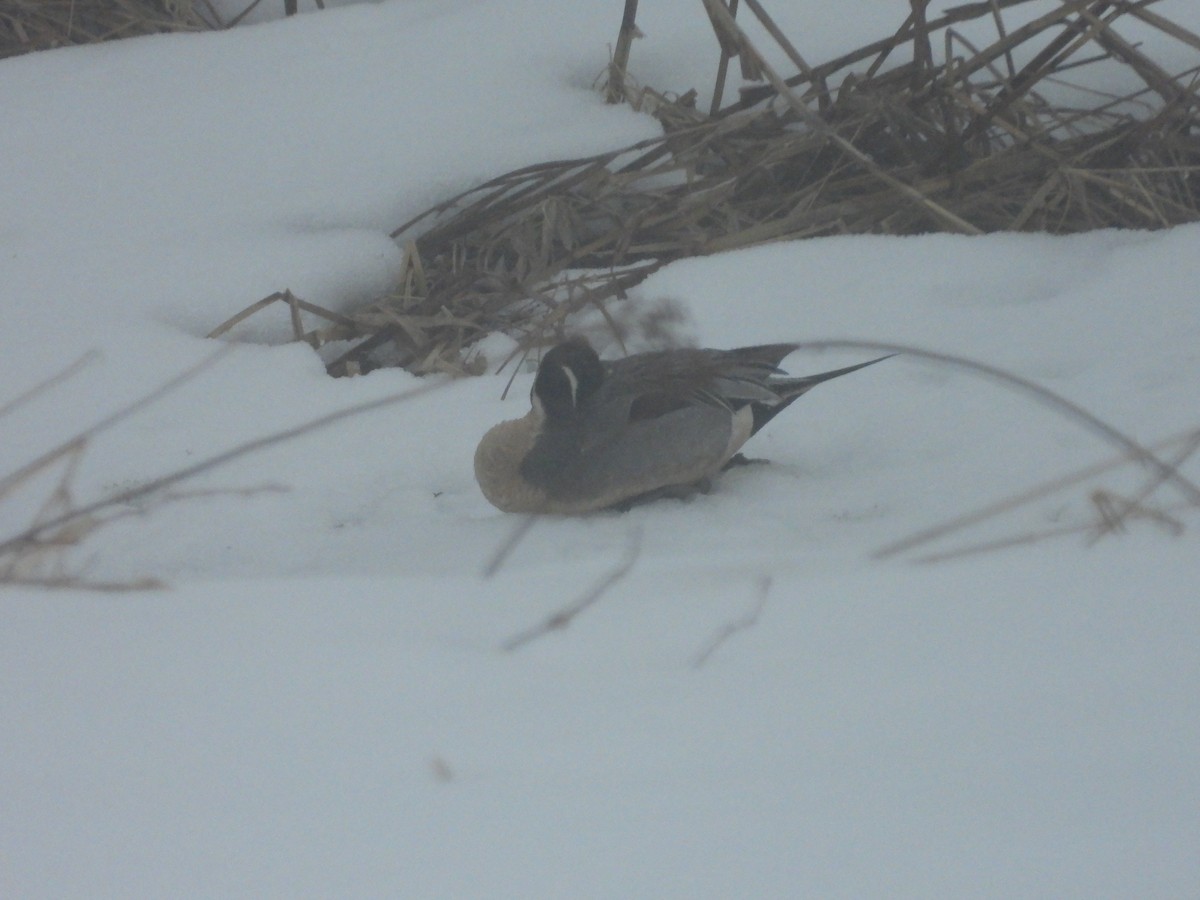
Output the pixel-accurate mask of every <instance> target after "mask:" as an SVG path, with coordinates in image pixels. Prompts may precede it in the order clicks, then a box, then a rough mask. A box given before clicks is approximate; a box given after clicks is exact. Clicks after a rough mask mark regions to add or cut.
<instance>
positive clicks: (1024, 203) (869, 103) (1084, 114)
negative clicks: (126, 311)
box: [214, 0, 1200, 374]
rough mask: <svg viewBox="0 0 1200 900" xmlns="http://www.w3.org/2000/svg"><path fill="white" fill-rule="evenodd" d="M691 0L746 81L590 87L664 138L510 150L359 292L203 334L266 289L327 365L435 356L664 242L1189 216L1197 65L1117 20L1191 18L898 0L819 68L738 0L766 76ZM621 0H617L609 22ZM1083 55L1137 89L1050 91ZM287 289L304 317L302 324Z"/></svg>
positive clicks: (706, 244) (676, 249)
mask: <svg viewBox="0 0 1200 900" xmlns="http://www.w3.org/2000/svg"><path fill="white" fill-rule="evenodd" d="M702 2H703V4H704V7H705V9H706V11H707V12H708V14H709V17H710V19H711V20H712V22H713V25H714V28H715V31H716V34H717V37H718V40H719V43H720V46H721V52H722V66H721V73H722V74H721V76H720V79H719V80H723V77H724V68H725V64H726V63H727V62H728V60H729V59H730V58H732V57H734V56H736V57H739V58H740V62H741V65H742V70H743V73H744V74H747V75H749V76H751V77H758V78H761V79H762V80H763V81H764V82H765V84H763V85H762V86H755V87H752V88H750V89H747V90H743V92H742V96H741V98H740V99H739V100H738V101H737V102H736V103H734V104H732V105H730V106H727V107H725V108H723V109H716V110H712V111H709V112H707V113H705V112H701V111H699V110H697V109H696V108H695V105H694V94H690V95H689V96H686V97H684V98H680V99H677V100H673V101H671V100H668V99H667V98H664V97H662V96H661V95H658V94H656V93H654V92H653V91H650V90H647V89H637V88H634V87H631V86H630V84H631V83H630V81H629V80H628V79H627V76H626V75H625V73H624V72H623V71H617V72H614V73H612V75H611V76H610V79H611V80H610V92H611V93H614V94H616V95H618V96H624V97H625V98H627V99H629V100H630V101H631V102H635V103H636V104H637V105H639V106H641V107H642V108H644V109H646V110H647V111H649V112H652V113H653V114H654V115H656V116H657V117H658V119H659V120H660V121H661V123H662V125H663V131H664V134H663V136H662V137H661V138H658V139H654V140H650V141H645V142H642V143H640V144H637V145H634V146H631V147H625V148H622V149H619V150H615V151H612V152H610V153H605V154H601V155H598V156H594V157H590V158H586V159H573V160H562V161H556V162H548V163H543V164H539V165H535V166H530V167H528V168H524V169H520V170H517V171H514V172H509V173H507V174H504V175H501V176H499V177H497V178H494V179H492V180H490V181H488V182H487V183H485V184H483V185H481V186H479V187H477V188H474V189H472V190H470V191H467V192H465V193H463V194H461V195H459V196H457V197H453V198H451V199H449V200H446V201H445V202H444V203H441V204H439V205H437V206H436V207H434V208H432V209H430V210H427V211H426V212H425V213H423V214H421V215H420V216H417V217H416V218H414V219H412V220H411V221H409V222H406V223H404V224H403V225H401V226H400V227H399V228H397V229H396V230H395V231H394V232H393V237H394V238H396V239H397V240H398V241H401V242H402V243H403V244H404V246H405V248H406V249H405V252H406V257H405V267H404V276H403V279H402V281H401V283H400V284H398V285H397V287H396V288H395V290H394V291H393V292H392V293H391V294H389V295H388V296H386V297H383V298H381V299H379V300H377V301H376V302H373V303H370V304H369V305H366V306H365V307H363V308H361V309H358V310H356V311H353V312H351V313H349V314H346V315H335V314H333V313H330V312H328V311H325V310H322V309H321V308H319V307H316V306H314V305H312V304H307V303H304V302H303V301H300V300H298V299H297V298H295V297H294V296H292V295H291V294H288V293H284V294H279V295H274V296H273V297H271V298H267V299H266V300H264V301H260V303H259V304H256V306H255V307H252V308H251V309H249V310H246V311H244V312H243V313H241V314H239V315H238V316H235V317H234V318H233V319H231V320H230V321H228V322H226V323H225V324H224V325H222V326H221V327H220V328H218V329H217V330H216V331H215V332H214V335H215V334H220V333H224V332H225V331H227V330H228V329H229V328H231V327H232V326H233V325H234V324H236V322H238V321H241V320H242V319H243V318H245V317H246V316H247V315H249V314H251V313H252V312H254V311H255V310H256V309H258V308H261V307H262V306H264V305H270V304H271V303H272V302H273V301H275V300H280V301H284V302H285V303H286V304H287V305H288V306H289V307H290V311H291V316H292V324H293V328H294V330H295V337H296V338H297V339H302V340H307V341H309V342H310V343H312V344H313V345H314V346H320V345H323V344H326V343H328V342H330V341H349V342H350V346H349V349H348V350H346V351H345V352H343V353H341V355H339V356H337V357H336V358H333V359H332V361H331V362H330V364H329V370H330V372H331V373H333V374H345V373H348V372H356V371H362V370H364V369H366V368H371V367H374V366H378V365H403V366H406V367H409V368H410V369H413V370H414V371H429V370H431V369H437V368H455V367H458V366H461V365H462V364H463V362H462V361H463V358H464V356H465V355H466V354H465V351H466V349H467V348H468V347H469V346H470V345H471V344H473V343H474V342H475V341H476V340H478V339H479V338H481V337H483V336H485V335H487V334H489V333H491V332H493V331H497V330H500V331H504V332H507V333H509V334H512V335H514V336H515V337H517V338H518V339H519V340H520V342H521V344H522V346H523V347H529V346H533V345H535V344H538V343H541V342H544V341H545V340H546V339H548V338H549V337H551V336H552V335H553V334H554V333H555V332H557V331H560V330H561V329H562V326H563V324H564V322H565V321H566V320H567V319H568V318H569V317H570V316H571V315H572V314H574V313H576V312H577V311H580V310H582V309H585V308H594V309H596V310H599V311H600V313H601V314H603V315H604V316H606V317H608V318H610V320H612V321H611V324H612V325H613V329H614V332H616V333H617V336H618V338H619V337H620V328H619V323H617V322H616V321H615V319H616V318H617V316H616V315H615V313H614V312H613V309H612V308H610V306H608V305H606V304H607V301H609V300H611V299H612V298H620V297H623V295H624V292H625V291H626V290H627V289H628V288H630V287H631V286H633V285H635V284H637V283H638V282H640V281H641V280H642V279H644V278H645V277H647V275H649V274H650V273H651V272H653V271H654V270H656V269H657V268H659V267H661V266H663V265H665V264H666V263H668V262H670V261H671V260H674V259H679V258H681V257H687V256H695V255H700V254H708V253H715V252H718V251H722V250H729V249H733V248H736V247H745V246H748V245H752V244H761V243H765V242H770V241H780V240H792V239H796V238H804V237H813V236H817V235H829V234H848V233H888V234H913V233H920V232H930V231H951V232H958V233H964V234H979V233H983V232H993V231H1005V230H1011V231H1047V232H1054V233H1066V232H1075V231H1084V230H1088V229H1095V228H1103V227H1113V226H1119V227H1133V228H1159V227H1166V226H1170V225H1173V224H1177V223H1182V222H1189V221H1194V220H1196V219H1198V218H1200V133H1198V132H1200V129H1198V127H1197V125H1198V114H1197V113H1198V110H1200V93H1198V89H1197V83H1198V82H1197V72H1198V71H1200V67H1195V68H1191V69H1189V70H1187V71H1184V72H1171V71H1168V70H1166V69H1165V68H1164V67H1163V66H1162V65H1160V64H1159V63H1158V62H1156V61H1155V60H1152V59H1150V58H1148V57H1146V56H1145V55H1143V53H1142V52H1141V51H1140V50H1139V49H1138V47H1137V46H1135V44H1134V43H1132V42H1131V41H1130V40H1128V39H1126V38H1125V37H1123V36H1122V35H1121V34H1120V32H1119V31H1118V28H1117V26H1118V25H1121V24H1123V21H1122V20H1130V21H1136V22H1137V23H1138V24H1139V25H1143V26H1149V27H1151V28H1154V29H1157V30H1158V31H1161V32H1163V33H1165V34H1166V35H1168V36H1170V37H1171V38H1173V39H1174V40H1176V41H1179V42H1182V43H1183V44H1184V45H1186V46H1188V47H1191V48H1195V49H1198V50H1200V37H1197V36H1196V35H1195V34H1193V33H1191V32H1190V31H1187V30H1185V29H1183V28H1182V27H1180V26H1178V25H1176V24H1174V23H1172V22H1170V21H1168V20H1166V19H1164V18H1162V17H1160V16H1158V15H1156V14H1155V13H1153V12H1151V11H1150V10H1149V9H1148V7H1149V6H1151V5H1152V4H1153V0H1140V2H1124V0H1122V2H1108V0H1063V2H1061V3H1059V4H1055V5H1054V6H1053V7H1052V8H1051V9H1050V10H1049V11H1048V12H1045V13H1044V14H1043V15H1040V16H1037V17H1036V18H1033V19H1032V20H1031V21H1028V22H1027V23H1026V24H1023V25H1021V26H1020V27H1017V28H1013V29H1011V30H1010V29H1009V28H1008V27H1007V26H1006V25H1005V23H1004V20H1003V10H1005V9H1007V8H1011V7H1015V6H1020V5H1023V4H1025V3H1026V2H1030V0H985V2H979V3H973V4H969V5H967V6H962V7H958V8H957V9H955V10H953V11H952V12H950V13H948V14H947V15H945V16H943V17H942V18H940V19H937V20H934V21H926V19H925V16H924V9H925V6H926V5H927V0H912V11H911V13H910V15H909V17H908V19H907V20H906V21H905V22H904V24H903V25H902V26H901V27H900V29H899V30H898V31H896V32H895V33H894V34H892V35H891V36H889V37H887V38H884V39H882V40H879V41H875V42H873V43H871V44H869V45H867V46H865V47H862V48H861V49H859V50H857V51H855V52H854V53H850V54H847V55H845V56H842V57H840V58H838V59H835V60H832V61H830V62H828V63H825V64H823V65H819V66H810V65H809V64H808V63H807V62H806V61H805V60H804V59H803V58H802V57H801V56H800V54H799V53H798V52H797V51H796V49H795V48H794V46H793V45H792V44H791V42H789V41H788V40H787V38H786V37H785V36H784V35H783V34H782V33H781V32H780V31H779V29H778V28H777V27H776V26H775V24H774V22H773V21H772V20H771V19H770V17H769V16H768V15H767V13H766V11H765V10H764V9H763V8H762V5H761V3H760V2H758V0H742V2H743V4H744V5H745V6H747V7H748V8H749V9H750V10H751V12H753V13H754V15H755V16H756V18H757V19H758V20H759V22H760V24H761V26H762V27H763V28H764V29H765V31H766V32H767V33H768V34H771V35H772V37H773V39H774V40H775V41H776V42H777V43H778V44H779V46H780V47H781V48H782V49H783V51H784V52H785V53H786V54H787V56H788V58H789V59H790V60H791V61H792V63H793V65H794V66H795V69H796V70H797V72H798V74H795V75H792V76H791V77H789V78H786V79H785V78H784V77H783V76H781V75H780V74H779V73H778V72H777V71H776V70H775V69H774V68H772V66H771V65H770V64H769V63H768V62H767V60H766V59H765V58H764V57H763V55H762V54H761V53H760V52H759V50H758V48H757V47H756V46H755V45H754V43H753V42H752V41H751V40H750V38H749V37H748V36H747V35H746V33H745V32H744V31H743V30H742V28H741V27H740V25H739V24H738V22H737V21H736V19H735V18H734V16H733V14H732V13H731V11H730V7H729V6H726V5H725V3H723V2H722V0H702ZM635 6H636V4H635V3H634V2H633V0H627V9H626V23H627V24H630V23H632V16H631V15H630V14H629V12H630V7H635ZM733 8H735V9H736V2H735V3H734V4H733ZM972 19H990V20H992V21H993V22H994V27H995V39H994V40H993V41H992V42H991V43H990V44H988V45H987V46H983V47H975V46H972V45H970V44H969V43H968V42H967V41H966V40H965V39H964V38H963V37H961V36H960V35H959V33H958V32H957V31H956V30H955V26H957V25H959V24H960V23H963V22H965V21H968V20H972ZM934 46H938V47H944V48H946V51H947V52H946V54H945V56H946V61H945V62H935V60H934V54H933V50H932V48H933V47H934ZM1017 60H1022V62H1017ZM1102 64H1104V65H1109V66H1118V67H1121V68H1122V69H1124V70H1125V71H1126V72H1132V73H1133V74H1134V75H1135V76H1136V78H1137V80H1138V82H1139V87H1138V88H1137V89H1136V90H1133V91H1130V92H1129V93H1127V94H1126V95H1124V96H1102V95H1099V94H1097V93H1096V92H1094V91H1093V92H1090V93H1087V94H1085V96H1087V97H1088V98H1089V102H1088V103H1087V104H1085V105H1082V106H1081V105H1079V104H1077V103H1075V104H1069V103H1065V102H1063V101H1061V100H1059V101H1054V100H1052V99H1051V98H1054V97H1061V96H1062V95H1063V93H1064V89H1063V87H1062V83H1063V82H1064V80H1066V79H1068V78H1075V79H1077V78H1078V76H1079V73H1078V71H1077V70H1079V69H1081V68H1083V67H1085V66H1086V67H1096V66H1099V65H1102ZM888 66H890V68H888ZM720 94H721V91H720V90H718V91H717V92H716V95H717V96H720ZM305 311H307V312H308V313H316V314H317V315H318V317H319V318H320V319H321V322H320V324H319V325H318V327H316V328H315V329H308V328H306V327H305V325H304V315H303V314H304V313H305Z"/></svg>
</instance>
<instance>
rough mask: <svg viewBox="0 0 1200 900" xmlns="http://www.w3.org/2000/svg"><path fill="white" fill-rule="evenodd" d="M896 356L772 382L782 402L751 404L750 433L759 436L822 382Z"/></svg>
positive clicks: (771, 385)
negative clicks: (752, 423) (761, 429)
mask: <svg viewBox="0 0 1200 900" xmlns="http://www.w3.org/2000/svg"><path fill="white" fill-rule="evenodd" d="M895 355H896V354H895V353H889V354H888V355H887V356H880V357H879V358H878V359H871V360H868V361H867V362H864V363H858V364H857V365H854V366H846V367H845V368H844V369H833V370H831V371H829V372H820V373H818V374H816V375H805V376H804V377H802V378H780V379H777V380H775V381H772V382H771V383H770V387H771V390H773V391H774V392H775V393H776V395H778V396H779V398H780V402H779V403H776V404H774V405H773V406H768V405H767V404H765V403H753V404H751V406H752V408H753V411H754V428H753V430H752V431H751V432H750V433H751V434H757V433H758V430H759V429H760V428H762V427H763V426H764V425H766V424H767V423H768V422H770V421H771V420H772V419H773V418H775V417H776V416H777V415H779V413H781V412H783V411H784V410H785V409H787V408H788V406H790V405H791V403H792V401H794V400H796V399H798V398H800V397H803V396H804V395H805V394H807V393H808V392H809V391H811V390H812V389H813V388H814V387H816V386H817V385H818V384H820V383H821V382H822V381H830V380H832V379H834V378H838V377H840V376H842V375H849V374H850V373H851V372H857V371H858V370H859V369H865V368H866V367H867V366H873V365H875V363H877V362H883V361H884V360H885V359H891V358H892V357H893V356H895Z"/></svg>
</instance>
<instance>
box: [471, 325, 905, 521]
mask: <svg viewBox="0 0 1200 900" xmlns="http://www.w3.org/2000/svg"><path fill="white" fill-rule="evenodd" d="M799 346H800V345H799V344H795V343H780V344H759V345H755V346H750V347H738V348H736V349H732V350H712V349H697V348H680V349H672V350H659V351H652V352H648V353H637V354H634V355H632V356H627V357H625V358H623V359H617V360H601V359H600V357H599V355H598V354H597V353H596V351H595V350H594V349H593V348H592V345H591V344H590V343H589V342H588V341H587V339H586V338H583V337H579V336H576V337H570V338H568V339H566V340H564V341H562V342H561V343H558V344H557V345H555V346H554V347H552V348H551V349H550V350H548V351H547V352H546V353H545V354H544V355H543V357H542V361H541V364H540V365H539V366H538V369H537V374H536V375H535V376H534V380H533V386H532V388H531V390H530V409H529V412H528V413H527V414H525V415H524V416H522V417H521V418H519V419H512V420H509V421H506V422H501V423H500V424H498V425H496V426H494V427H492V428H491V429H490V430H488V432H487V433H486V434H485V435H484V436H483V438H482V440H480V442H479V446H478V447H477V448H476V450H475V480H476V481H477V482H478V483H479V487H480V489H481V490H482V491H483V495H484V496H485V497H486V498H487V500H488V501H489V502H490V503H491V504H492V505H493V506H495V507H496V508H497V509H500V510H502V511H504V512H508V513H532V514H537V513H547V514H561V515H582V514H586V513H592V512H597V511H600V510H607V509H618V510H625V509H629V508H630V507H632V506H635V505H639V504H641V503H645V502H649V501H651V500H656V499H659V498H662V497H676V498H687V497H690V496H692V495H694V494H695V493H698V492H699V493H708V492H709V490H710V489H711V487H712V484H713V481H714V479H715V478H716V477H717V476H718V475H719V474H720V473H721V472H722V471H723V470H725V469H727V468H729V467H731V466H734V465H738V464H740V463H744V462H750V461H751V460H747V459H746V458H745V457H743V456H742V455H741V453H740V452H739V451H740V450H741V448H742V446H743V445H744V444H745V443H746V442H747V441H748V440H749V439H750V438H751V437H753V436H754V435H755V434H756V433H758V431H759V430H761V429H762V428H763V426H765V425H766V424H767V423H768V422H770V421H771V420H772V419H773V418H774V417H775V416H777V415H778V414H779V413H781V412H783V410H785V409H786V408H787V407H788V406H790V405H791V404H792V403H793V402H794V401H795V400H797V399H798V398H800V397H802V396H803V395H804V394H806V393H807V392H808V391H810V390H811V389H812V388H814V387H815V386H816V385H818V384H821V383H822V382H824V381H829V380H831V379H833V378H839V377H841V376H842V375H848V374H850V373H851V372H857V371H858V370H859V369H863V368H866V367H867V366H871V365H874V364H875V363H877V362H882V361H883V360H885V359H887V358H889V357H887V356H881V357H879V358H878V359H872V360H869V361H867V362H864V363H858V364H857V365H853V366H847V367H845V368H842V369H833V370H832V371H828V372H821V373H819V374H816V375H807V376H804V377H800V378H792V377H788V376H787V375H786V373H785V372H784V371H783V370H782V369H781V368H780V364H781V363H782V361H783V359H784V357H786V356H787V355H788V354H790V353H792V352H793V351H794V350H796V349H797V348H798V347H799ZM892 355H894V354H892Z"/></svg>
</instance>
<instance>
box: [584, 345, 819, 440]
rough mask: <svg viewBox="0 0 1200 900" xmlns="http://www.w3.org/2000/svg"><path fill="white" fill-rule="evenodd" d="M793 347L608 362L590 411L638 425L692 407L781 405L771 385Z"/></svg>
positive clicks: (693, 352)
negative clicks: (606, 370)
mask: <svg viewBox="0 0 1200 900" xmlns="http://www.w3.org/2000/svg"><path fill="white" fill-rule="evenodd" d="M795 346H796V345H795V344H763V345H760V346H755V347H742V348H739V349H737V350H691V349H686V350H667V351H662V352H657V353H641V354H638V355H636V356H630V357H627V358H625V359H620V360H616V361H614V362H611V363H609V364H608V373H607V377H606V378H605V380H604V384H603V387H602V389H601V390H600V391H598V392H597V394H596V396H595V398H594V399H595V403H594V404H593V405H592V408H591V410H590V412H591V413H592V414H593V415H595V416H596V417H597V419H598V420H601V421H603V422H604V424H605V425H607V426H609V427H611V426H613V425H614V424H616V422H615V419H618V418H621V417H623V418H624V419H626V420H628V421H630V422H640V421H646V420H649V419H655V418H658V417H660V416H665V415H668V414H670V413H673V412H676V411H678V410H680V409H683V408H685V407H688V406H715V407H719V408H721V409H725V410H730V411H736V410H737V409H740V408H741V407H742V406H745V405H746V404H747V403H764V404H772V403H778V402H779V399H780V398H779V396H778V395H777V394H776V393H775V392H774V390H773V389H772V387H771V384H770V381H771V379H772V377H773V376H777V375H779V374H780V368H779V363H780V361H781V360H782V359H783V357H785V356H787V354H788V353H790V352H792V350H794V349H795Z"/></svg>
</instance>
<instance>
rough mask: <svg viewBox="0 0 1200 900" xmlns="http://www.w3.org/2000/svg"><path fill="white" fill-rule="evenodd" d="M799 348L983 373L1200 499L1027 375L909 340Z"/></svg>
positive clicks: (1138, 448) (1129, 441) (1152, 458)
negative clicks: (891, 356) (889, 356)
mask: <svg viewBox="0 0 1200 900" xmlns="http://www.w3.org/2000/svg"><path fill="white" fill-rule="evenodd" d="M797 345H798V347H797V349H800V350H867V351H870V352H878V353H897V354H904V355H906V356H912V357H916V358H918V359H925V360H929V361H930V362H934V363H937V364H938V365H943V366H949V367H951V368H955V369H961V370H963V371H966V372H970V373H972V374H975V375H980V376H983V377H984V378H987V379H988V380H990V381H994V382H996V383H997V384H1001V385H1004V386H1005V387H1008V388H1010V389H1012V390H1015V391H1018V392H1019V393H1022V394H1025V395H1026V396H1028V397H1030V398H1031V399H1033V400H1035V401H1037V402H1038V403H1040V404H1041V405H1043V406H1045V407H1047V408H1048V409H1050V410H1052V411H1053V412H1057V413H1058V414H1059V415H1061V416H1063V417H1064V418H1067V419H1069V420H1071V421H1073V422H1075V423H1077V424H1079V425H1082V426H1083V427H1084V428H1086V429H1087V430H1088V431H1091V432H1092V433H1093V434H1097V435H1099V436H1100V437H1101V438H1103V439H1104V440H1105V441H1107V442H1108V443H1110V444H1113V445H1115V446H1117V447H1119V448H1120V449H1121V450H1122V451H1123V452H1125V453H1127V454H1129V455H1130V457H1132V458H1134V459H1137V460H1138V461H1140V462H1142V463H1144V464H1145V465H1146V466H1148V467H1149V468H1150V469H1152V470H1153V471H1154V472H1155V474H1156V475H1158V476H1159V478H1161V479H1162V481H1164V482H1170V483H1171V484H1173V485H1175V487H1176V488H1178V489H1179V490H1180V491H1181V492H1182V493H1183V494H1184V495H1185V496H1186V497H1187V498H1188V499H1189V500H1190V501H1191V502H1192V503H1200V487H1197V486H1196V483H1195V482H1193V481H1192V480H1191V479H1189V478H1187V477H1185V476H1184V475H1183V474H1181V473H1180V472H1179V470H1178V469H1177V468H1175V467H1174V466H1172V465H1171V464H1169V463H1167V462H1165V461H1164V460H1162V459H1161V458H1160V457H1159V456H1157V455H1156V454H1155V453H1153V452H1151V451H1150V450H1149V449H1148V448H1146V447H1145V446H1144V445H1142V444H1140V443H1139V442H1138V441H1135V440H1134V439H1133V438H1131V437H1130V436H1129V435H1127V434H1126V433H1125V432H1123V431H1121V430H1120V429H1118V428H1116V427H1115V426H1113V425H1110V424H1109V423H1108V422H1105V421H1104V420H1103V419H1101V418H1100V417H1099V416H1097V415H1095V414H1094V413H1092V412H1089V411H1088V410H1086V409H1084V408H1083V407H1082V406H1080V405H1079V404H1078V403H1075V402H1074V401H1072V400H1068V399H1067V398H1066V397H1064V396H1062V395H1061V394H1057V393H1055V392H1054V391H1052V390H1050V389H1049V388H1045V387H1042V386H1041V385H1040V384H1037V383H1035V382H1033V381H1030V380H1029V379H1028V378H1023V377H1022V376H1020V375H1015V374H1013V373H1012V372H1009V371H1007V370H1005V369H1001V368H999V367H998V366H993V365H989V364H987V363H981V362H977V361H976V360H973V359H968V358H966V357H965V356H955V355H954V354H951V353H941V352H939V351H936V350H926V349H923V348H921V347H914V346H912V345H910V344H892V343H886V342H883V341H863V340H840V339H839V340H824V341H798V342H797Z"/></svg>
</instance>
